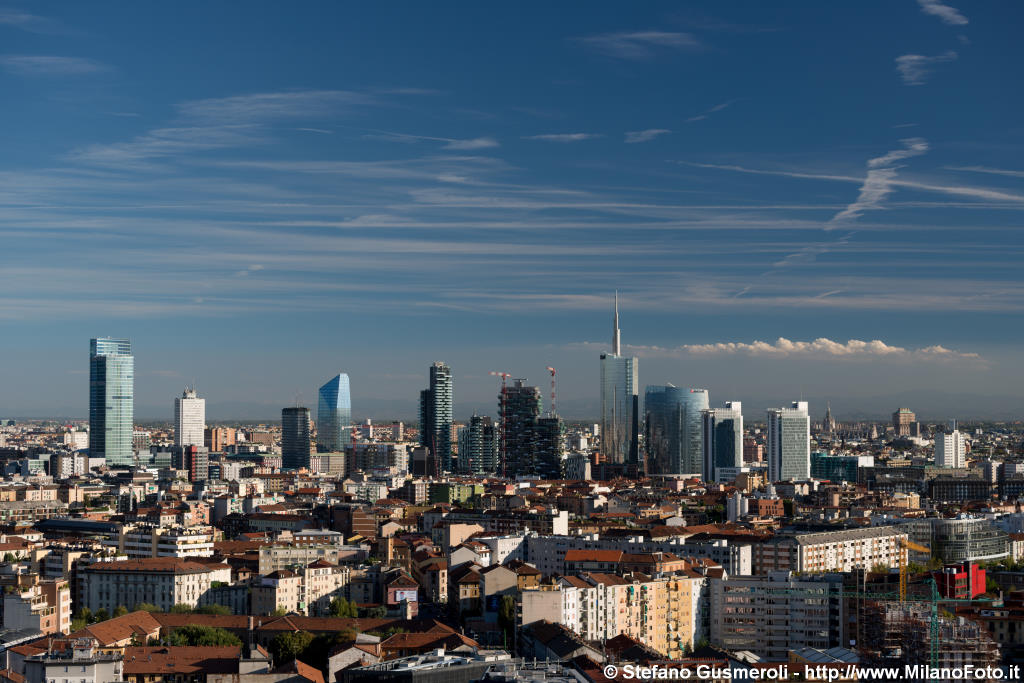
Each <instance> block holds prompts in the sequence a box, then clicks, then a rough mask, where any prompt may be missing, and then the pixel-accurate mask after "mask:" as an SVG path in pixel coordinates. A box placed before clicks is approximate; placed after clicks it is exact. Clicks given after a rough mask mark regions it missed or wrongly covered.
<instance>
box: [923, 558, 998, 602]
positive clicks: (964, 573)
mask: <svg viewBox="0 0 1024 683" xmlns="http://www.w3.org/2000/svg"><path fill="white" fill-rule="evenodd" d="M932 576H933V577H934V578H935V584H936V586H937V587H938V589H939V595H941V596H942V597H944V598H960V599H967V598H976V597H978V596H979V595H981V594H982V593H984V592H985V570H984V569H982V568H981V567H979V566H978V565H976V564H971V563H970V562H964V563H963V564H951V565H946V566H945V567H944V568H943V569H942V570H941V571H937V572H932Z"/></svg>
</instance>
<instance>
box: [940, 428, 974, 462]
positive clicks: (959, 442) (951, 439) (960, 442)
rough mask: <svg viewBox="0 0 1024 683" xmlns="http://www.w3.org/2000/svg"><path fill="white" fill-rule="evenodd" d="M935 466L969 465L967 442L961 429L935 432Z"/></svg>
mask: <svg viewBox="0 0 1024 683" xmlns="http://www.w3.org/2000/svg"><path fill="white" fill-rule="evenodd" d="M935 466H936V467H961V468H962V467H967V442H966V441H965V440H964V435H963V433H962V432H960V430H958V429H953V430H952V431H949V432H945V433H943V432H937V433H936V434H935Z"/></svg>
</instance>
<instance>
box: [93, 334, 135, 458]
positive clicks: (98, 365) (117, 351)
mask: <svg viewBox="0 0 1024 683" xmlns="http://www.w3.org/2000/svg"><path fill="white" fill-rule="evenodd" d="M134 411H135V357H134V356H132V343H131V341H129V340H128V339H111V338H109V337H100V338H97V339H92V340H90V342H89V457H92V458H104V459H106V461H107V465H110V466H122V467H127V466H131V465H132V464H134V461H135V458H134V456H133V451H132V431H133V429H134Z"/></svg>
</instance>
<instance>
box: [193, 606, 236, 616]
mask: <svg viewBox="0 0 1024 683" xmlns="http://www.w3.org/2000/svg"><path fill="white" fill-rule="evenodd" d="M196 612H197V613H198V614H219V615H221V616H224V615H228V614H231V608H230V607H228V606H227V605H203V606H202V607H200V608H199V609H197V610H196Z"/></svg>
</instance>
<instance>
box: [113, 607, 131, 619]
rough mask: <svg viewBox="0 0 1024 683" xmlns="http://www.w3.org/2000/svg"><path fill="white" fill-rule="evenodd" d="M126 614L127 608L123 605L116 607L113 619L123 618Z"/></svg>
mask: <svg viewBox="0 0 1024 683" xmlns="http://www.w3.org/2000/svg"><path fill="white" fill-rule="evenodd" d="M126 614H128V608H127V607H125V606H124V605H118V606H117V609H115V610H114V617H115V618H116V617H123V616H124V615H126Z"/></svg>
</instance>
